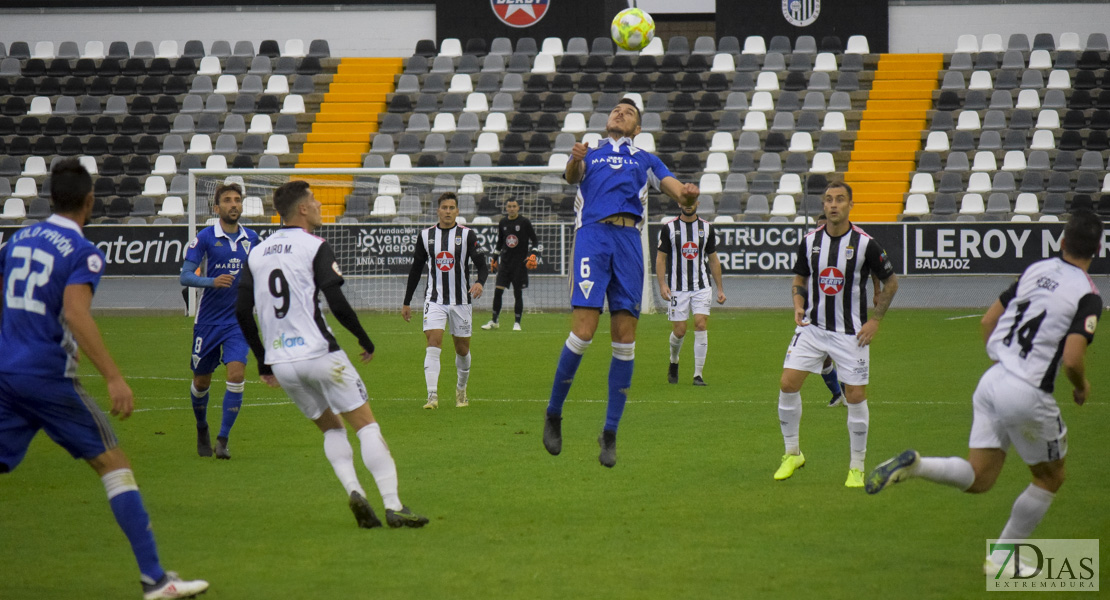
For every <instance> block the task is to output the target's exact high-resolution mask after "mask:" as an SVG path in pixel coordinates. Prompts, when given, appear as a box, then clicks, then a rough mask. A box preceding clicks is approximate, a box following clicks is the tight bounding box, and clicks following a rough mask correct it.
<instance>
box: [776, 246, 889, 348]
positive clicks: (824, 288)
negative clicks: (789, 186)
mask: <svg viewBox="0 0 1110 600" xmlns="http://www.w3.org/2000/svg"><path fill="white" fill-rule="evenodd" d="M794 273H795V274H797V275H800V276H802V277H807V278H809V282H808V285H807V286H806V287H807V288H808V293H807V294H806V302H805V308H806V313H807V317H808V318H809V321H810V323H812V324H814V325H816V326H818V327H821V328H823V329H827V330H829V331H835V332H839V333H846V334H852V335H855V334H856V333H857V332H858V331H859V329H860V327H862V326H863V324H864V323H866V322H867V281H868V280H869V279H871V275H872V273H874V274H875V275H876V276H878V278H879V279H880V280H882V281H886V280H887V279H888V278H889V277H890V276H891V275H894V265H892V264H891V263H890V258H888V257H887V255H886V252H885V251H884V250H883V249H882V248H881V247H879V244H878V242H876V241H875V240H873V239H871V236H869V235H867V234H866V233H864V231H863V230H862V229H860V228H859V227H856V226H855V225H851V226H850V227H849V228H848V233H845V234H844V235H842V236H840V237H832V236H830V235H829V234H828V232H827V231H826V230H825V227H824V226H821V227H818V228H817V229H815V230H813V231H811V232H809V233H808V234H806V237H805V239H803V240H802V243H801V244H798V257H797V260H796V261H795V262H794Z"/></svg>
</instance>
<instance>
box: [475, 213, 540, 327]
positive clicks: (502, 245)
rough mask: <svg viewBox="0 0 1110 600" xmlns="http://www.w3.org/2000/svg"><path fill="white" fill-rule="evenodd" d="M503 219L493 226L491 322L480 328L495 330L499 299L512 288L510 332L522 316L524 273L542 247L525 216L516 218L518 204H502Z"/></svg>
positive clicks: (536, 258) (535, 260) (525, 280)
mask: <svg viewBox="0 0 1110 600" xmlns="http://www.w3.org/2000/svg"><path fill="white" fill-rule="evenodd" d="M505 214H506V216H505V217H502V219H501V222H500V223H498V224H497V247H496V248H495V250H496V252H497V254H498V257H499V258H495V259H493V260H492V261H490V262H491V263H492V264H491V265H490V267H491V268H492V269H493V270H496V271H497V289H496V290H495V291H494V293H493V319H492V320H490V322H489V323H486V324H485V325H482V329H486V330H489V329H497V328H498V327H500V325H499V324H498V322H497V317H498V316H499V315H500V314H501V298H502V297H503V296H504V295H505V289H506V288H508V287H509V286H510V285H512V286H513V300H514V301H515V305H514V307H513V313H514V314H515V317H516V321H514V323H513V331H520V330H521V328H520V319H521V317H522V316H524V288H526V287H528V271H529V270H530V269H535V268H536V266H537V265H538V264H539V258H538V257H537V256H536V254H535V253H536V252H541V251H542V250H543V248H542V247H541V246H540V244H539V239H538V238H537V237H536V230H535V229H533V228H532V222H531V221H529V220H528V217H522V216H520V203H519V202H517V201H516V200H514V199H512V198H510V199H509V200H508V201H506V202H505Z"/></svg>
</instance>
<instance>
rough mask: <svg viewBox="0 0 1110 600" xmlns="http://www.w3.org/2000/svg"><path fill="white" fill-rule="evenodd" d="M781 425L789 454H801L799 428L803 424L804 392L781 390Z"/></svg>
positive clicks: (784, 442) (783, 439)
mask: <svg viewBox="0 0 1110 600" xmlns="http://www.w3.org/2000/svg"><path fill="white" fill-rule="evenodd" d="M779 426H780V427H782V441H783V444H785V446H786V453H787V454H800V453H801V450H800V449H799V447H798V430H799V429H801V426H802V393H801V392H793V393H786V392H784V391H782V390H779Z"/></svg>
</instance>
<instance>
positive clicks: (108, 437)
mask: <svg viewBox="0 0 1110 600" xmlns="http://www.w3.org/2000/svg"><path fill="white" fill-rule="evenodd" d="M40 429H44V430H46V435H48V436H50V439H52V440H54V441H55V442H56V443H57V444H58V445H59V446H61V447H62V448H65V449H66V451H68V452H69V453H70V454H71V455H72V456H73V458H84V459H86V460H87V459H91V458H96V457H97V456H100V455H101V454H104V453H105V452H106V451H108V450H111V449H112V448H115V447H116V446H118V445H119V440H117V439H116V434H115V433H114V432H113V431H112V426H111V425H110V424H109V423H108V416H107V415H105V414H104V411H102V410H100V407H99V406H97V405H96V402H95V401H94V400H93V399H92V397H91V396H89V394H88V393H87V392H86V391H85V389H84V388H83V387H81V383H80V382H79V381H77V380H76V379H67V378H64V377H61V378H56V379H55V378H51V377H38V376H32V375H16V374H12V373H3V374H0V473H6V472H8V471H12V470H14V469H15V467H16V466H17V465H18V464H19V463H20V462H22V461H23V457H24V455H26V454H27V446H29V445H30V444H31V438H33V437H35V434H36V433H38V431H39V430H40Z"/></svg>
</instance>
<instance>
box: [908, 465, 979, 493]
mask: <svg viewBox="0 0 1110 600" xmlns="http://www.w3.org/2000/svg"><path fill="white" fill-rule="evenodd" d="M910 475H912V476H913V477H920V478H922V479H926V480H928V481H932V482H933V483H940V484H944V485H947V486H951V487H954V488H956V489H958V490H960V491H961V492H966V491H967V488H969V487H971V484H973V483H975V469H974V468H972V466H971V463H969V462H967V461H966V460H964V459H962V458H960V457H958V456H949V457H946V458H940V457H936V456H922V457H921V459H920V460H918V461H917V466H916V467H914V469H913V470H912V471H910Z"/></svg>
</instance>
